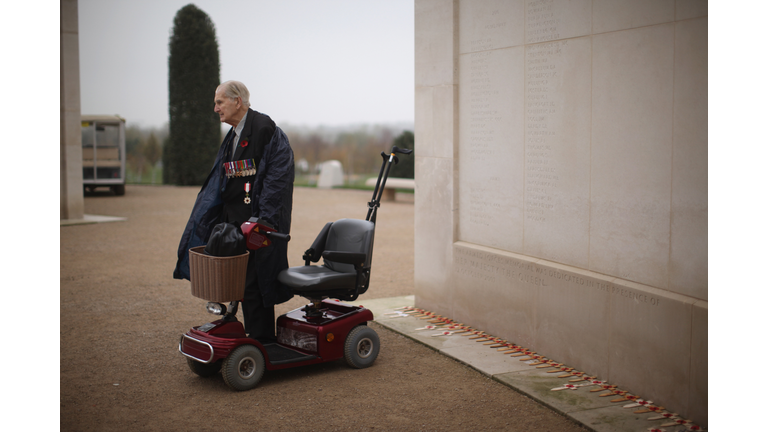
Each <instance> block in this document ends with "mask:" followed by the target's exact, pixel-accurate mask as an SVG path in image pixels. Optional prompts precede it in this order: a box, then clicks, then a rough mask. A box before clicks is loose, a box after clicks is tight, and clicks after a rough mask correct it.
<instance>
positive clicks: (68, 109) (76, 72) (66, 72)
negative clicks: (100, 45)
mask: <svg viewBox="0 0 768 432" xmlns="http://www.w3.org/2000/svg"><path fill="white" fill-rule="evenodd" d="M60 6H61V25H60V30H59V31H60V34H61V40H60V55H61V64H60V68H61V70H60V80H61V82H60V85H61V87H60V98H61V117H60V122H61V144H60V151H61V153H60V161H61V167H60V171H59V175H60V180H61V190H60V193H61V195H60V203H61V209H60V218H61V219H82V218H83V148H82V141H81V140H82V137H81V131H80V54H79V47H78V43H79V41H78V29H77V0H61V1H60Z"/></svg>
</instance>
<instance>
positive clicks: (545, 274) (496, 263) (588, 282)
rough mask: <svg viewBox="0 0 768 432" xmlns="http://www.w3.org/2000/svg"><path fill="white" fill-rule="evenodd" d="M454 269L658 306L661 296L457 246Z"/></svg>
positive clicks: (479, 277) (485, 278)
mask: <svg viewBox="0 0 768 432" xmlns="http://www.w3.org/2000/svg"><path fill="white" fill-rule="evenodd" d="M454 251H455V254H454V264H455V265H454V272H455V273H456V274H457V275H461V276H466V277H470V278H472V279H474V280H477V281H483V282H491V283H523V284H528V285H534V286H537V287H554V286H558V287H563V286H564V285H563V283H565V286H568V285H574V286H580V287H586V288H593V289H595V290H597V291H600V292H603V293H605V294H608V295H611V296H619V297H622V298H625V299H627V300H631V301H633V302H635V303H642V304H647V305H650V306H658V305H659V303H660V299H659V298H658V297H654V296H652V295H649V294H646V293H642V292H638V291H635V290H632V289H629V288H624V287H620V286H616V285H614V284H612V283H610V282H600V281H596V280H593V279H588V278H585V277H582V276H579V275H577V274H573V273H569V272H566V271H561V270H556V269H553V268H547V267H542V266H539V265H536V264H532V263H527V262H524V261H520V260H517V259H514V258H510V257H506V256H502V255H499V254H494V253H489V252H483V251H478V250H472V249H466V248H462V247H457V248H455V249H454Z"/></svg>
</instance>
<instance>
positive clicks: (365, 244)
mask: <svg viewBox="0 0 768 432" xmlns="http://www.w3.org/2000/svg"><path fill="white" fill-rule="evenodd" d="M374 229H375V225H374V224H373V222H370V221H366V220H361V219H339V220H337V221H336V222H334V223H333V225H331V227H330V230H329V231H328V237H327V238H326V241H325V250H326V251H335V252H354V253H362V254H365V267H367V268H370V267H371V255H372V252H373V234H374ZM323 265H324V266H326V267H328V268H329V269H331V270H333V271H337V272H342V273H356V270H355V267H354V266H353V265H352V264H344V263H340V262H334V261H330V260H326V259H323Z"/></svg>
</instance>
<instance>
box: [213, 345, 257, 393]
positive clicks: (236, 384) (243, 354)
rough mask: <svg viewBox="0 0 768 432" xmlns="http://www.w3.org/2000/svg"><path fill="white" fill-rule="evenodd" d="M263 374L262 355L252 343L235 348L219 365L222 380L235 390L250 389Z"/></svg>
mask: <svg viewBox="0 0 768 432" xmlns="http://www.w3.org/2000/svg"><path fill="white" fill-rule="evenodd" d="M263 375H264V355H263V354H262V353H261V351H260V350H259V349H258V348H256V347H255V346H253V345H242V346H239V347H237V348H235V350H234V351H232V353H230V354H229V357H227V358H226V359H225V360H224V364H222V365H221V376H222V377H224V382H225V383H227V385H228V386H229V387H230V388H232V389H233V390H237V391H245V390H250V389H252V388H254V387H256V385H257V384H258V383H259V381H261V377H262V376H263Z"/></svg>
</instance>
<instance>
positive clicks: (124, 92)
mask: <svg viewBox="0 0 768 432" xmlns="http://www.w3.org/2000/svg"><path fill="white" fill-rule="evenodd" d="M190 3H193V4H194V5H195V6H197V7H198V8H200V9H201V10H203V11H204V12H205V13H206V14H208V16H209V17H210V18H211V20H212V21H213V23H214V25H215V26H216V37H217V40H218V43H219V61H220V63H221V80H222V81H226V80H229V79H235V80H238V81H242V82H243V83H245V84H246V86H247V87H248V89H249V90H250V92H251V105H252V107H253V108H254V109H256V110H258V111H261V112H264V113H266V114H269V115H270V116H271V117H272V118H273V119H274V120H275V121H276V122H277V123H278V124H285V123H290V124H293V125H308V126H316V125H321V124H322V125H344V124H350V123H369V124H372V123H393V122H413V114H414V81H413V80H414V78H413V77H414V21H413V15H414V6H413V0H387V1H360V0H357V1H353V0H333V1H330V0H323V1H317V0H281V1H272V0H248V1H245V0H227V1H222V0H218V1H216V0H195V1H193V2H190V1H189V0H161V1H157V0H130V1H128V0H80V1H79V5H78V8H79V29H80V34H79V37H80V85H81V90H80V97H81V101H80V102H81V112H82V113H83V114H119V115H120V116H122V117H124V118H126V120H127V122H128V124H129V125H131V124H136V125H140V126H161V125H163V124H164V123H166V122H167V121H168V39H169V36H170V33H171V31H172V28H173V18H174V16H175V15H176V12H177V11H178V10H179V9H181V8H182V7H184V6H185V5H187V4H190ZM214 90H215V89H211V110H212V109H213V93H214Z"/></svg>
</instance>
